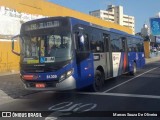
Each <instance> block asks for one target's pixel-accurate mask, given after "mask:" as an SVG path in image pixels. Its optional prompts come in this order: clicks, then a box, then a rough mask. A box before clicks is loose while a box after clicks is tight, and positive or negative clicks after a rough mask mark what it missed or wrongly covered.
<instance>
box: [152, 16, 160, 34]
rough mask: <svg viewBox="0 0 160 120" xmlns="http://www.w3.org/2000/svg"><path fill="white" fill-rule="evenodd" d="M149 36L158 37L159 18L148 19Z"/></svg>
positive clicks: (159, 29)
mask: <svg viewBox="0 0 160 120" xmlns="http://www.w3.org/2000/svg"><path fill="white" fill-rule="evenodd" d="M150 28H151V34H152V35H153V36H160V18H150Z"/></svg>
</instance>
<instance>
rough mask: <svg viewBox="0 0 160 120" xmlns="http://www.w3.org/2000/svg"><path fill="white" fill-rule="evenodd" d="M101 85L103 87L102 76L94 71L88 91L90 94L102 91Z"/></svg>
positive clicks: (97, 71) (99, 72)
mask: <svg viewBox="0 0 160 120" xmlns="http://www.w3.org/2000/svg"><path fill="white" fill-rule="evenodd" d="M103 85H104V75H103V74H102V72H101V71H99V70H96V72H95V75H94V81H93V83H92V85H91V86H90V90H91V91H92V92H98V91H100V90H101V89H102V87H103Z"/></svg>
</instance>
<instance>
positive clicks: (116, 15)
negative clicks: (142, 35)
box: [89, 5, 135, 33]
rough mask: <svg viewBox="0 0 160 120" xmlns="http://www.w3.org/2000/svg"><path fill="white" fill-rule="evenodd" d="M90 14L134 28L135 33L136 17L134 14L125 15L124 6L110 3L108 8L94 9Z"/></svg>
mask: <svg viewBox="0 0 160 120" xmlns="http://www.w3.org/2000/svg"><path fill="white" fill-rule="evenodd" d="M89 14H90V15H92V16H95V17H98V18H101V19H103V20H106V21H110V22H113V23H117V24H120V25H122V26H125V27H129V28H131V29H132V31H133V33H135V19H134V17H133V16H129V15H125V14H124V13H123V7H122V6H114V5H108V8H107V10H94V11H90V12H89Z"/></svg>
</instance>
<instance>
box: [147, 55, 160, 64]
mask: <svg viewBox="0 0 160 120" xmlns="http://www.w3.org/2000/svg"><path fill="white" fill-rule="evenodd" d="M158 61H159V62H160V56H158V57H154V58H146V64H148V63H153V62H158Z"/></svg>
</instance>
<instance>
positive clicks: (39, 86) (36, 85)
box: [35, 83, 46, 88]
mask: <svg viewBox="0 0 160 120" xmlns="http://www.w3.org/2000/svg"><path fill="white" fill-rule="evenodd" d="M35 87H36V88H45V87H46V85H45V84H44V83H36V84H35Z"/></svg>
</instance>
